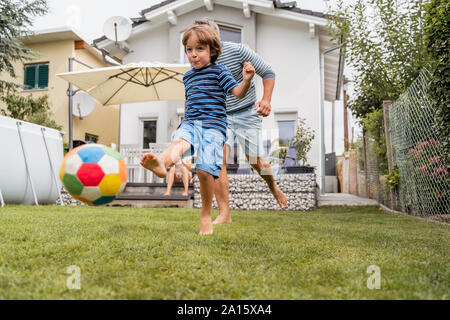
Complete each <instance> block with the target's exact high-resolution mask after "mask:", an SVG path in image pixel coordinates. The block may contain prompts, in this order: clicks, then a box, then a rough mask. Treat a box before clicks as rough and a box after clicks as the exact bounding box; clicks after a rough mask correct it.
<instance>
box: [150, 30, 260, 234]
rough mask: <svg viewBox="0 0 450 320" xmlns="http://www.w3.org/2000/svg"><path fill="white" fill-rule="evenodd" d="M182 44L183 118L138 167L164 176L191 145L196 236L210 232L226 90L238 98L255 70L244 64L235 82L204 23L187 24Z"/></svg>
mask: <svg viewBox="0 0 450 320" xmlns="http://www.w3.org/2000/svg"><path fill="white" fill-rule="evenodd" d="M182 42H183V45H184V49H185V52H186V55H187V57H188V59H189V62H190V63H191V66H192V69H191V70H189V71H188V72H186V74H185V75H184V77H183V82H184V85H185V91H186V110H185V118H184V120H183V122H182V123H181V124H180V126H179V127H178V129H177V131H176V133H175V135H174V139H173V140H172V143H171V145H170V146H169V148H167V149H166V150H165V151H164V152H163V153H162V154H160V155H159V156H156V155H154V154H151V153H147V154H145V155H144V156H143V157H142V159H141V165H142V166H143V167H145V168H147V169H149V170H151V171H153V172H154V173H155V174H156V175H157V176H159V177H161V178H162V177H165V176H166V174H167V168H168V167H169V166H171V165H173V164H174V163H175V162H176V161H178V159H180V158H181V156H182V154H183V153H184V152H185V151H187V150H189V149H191V152H192V151H193V152H194V153H195V152H198V153H197V162H196V165H195V169H196V171H197V176H198V178H199V181H200V195H201V198H202V209H201V213H200V234H202V235H204V234H212V233H213V227H212V221H211V207H212V200H213V193H214V180H215V179H217V178H218V177H219V172H220V169H221V168H222V157H223V153H222V148H223V146H224V144H225V140H226V127H227V118H226V111H225V101H226V94H227V93H229V92H231V93H232V94H233V95H234V96H236V97H237V98H239V99H242V98H244V97H245V95H246V94H247V91H248V89H249V88H250V85H251V79H252V78H253V76H254V74H255V69H254V68H253V67H252V65H251V64H250V63H245V64H244V66H243V70H242V74H243V80H242V82H241V83H240V84H238V83H237V82H236V81H235V80H234V78H233V76H232V75H231V72H230V70H229V69H228V68H226V67H225V66H223V65H220V64H216V63H215V62H216V60H217V58H218V57H219V55H220V54H221V53H222V46H221V44H220V39H219V37H218V35H217V33H216V32H215V30H214V29H212V28H211V27H210V26H208V25H192V26H191V27H190V28H188V29H187V30H186V32H185V33H184V36H183V40H182Z"/></svg>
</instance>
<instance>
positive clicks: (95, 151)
mask: <svg viewBox="0 0 450 320" xmlns="http://www.w3.org/2000/svg"><path fill="white" fill-rule="evenodd" d="M78 155H79V156H80V158H81V160H83V162H89V163H97V162H99V161H100V159H101V158H102V157H103V156H104V155H105V153H104V152H103V150H102V149H101V148H99V147H87V148H82V149H81V150H80V151H78Z"/></svg>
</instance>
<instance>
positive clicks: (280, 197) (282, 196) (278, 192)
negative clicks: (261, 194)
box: [273, 187, 287, 209]
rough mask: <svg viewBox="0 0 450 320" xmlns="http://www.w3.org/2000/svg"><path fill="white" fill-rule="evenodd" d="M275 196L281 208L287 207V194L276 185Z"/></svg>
mask: <svg viewBox="0 0 450 320" xmlns="http://www.w3.org/2000/svg"><path fill="white" fill-rule="evenodd" d="M273 196H274V197H275V199H276V200H277V202H278V205H279V206H280V208H281V209H283V208H285V207H286V206H287V198H286V195H285V194H284V193H283V191H281V189H280V188H278V187H275V190H274V191H273Z"/></svg>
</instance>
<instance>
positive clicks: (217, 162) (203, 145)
mask: <svg viewBox="0 0 450 320" xmlns="http://www.w3.org/2000/svg"><path fill="white" fill-rule="evenodd" d="M178 138H181V139H183V140H186V141H187V142H189V143H190V144H191V155H193V154H195V153H197V159H196V161H195V169H200V170H203V171H206V172H208V173H210V174H212V175H213V176H214V178H216V179H217V178H219V171H220V169H222V161H223V150H222V149H223V146H224V144H225V136H224V135H223V134H222V133H221V132H220V131H219V130H218V129H209V128H208V129H206V128H203V127H202V122H201V121H194V122H191V121H183V122H182V123H181V124H180V126H179V127H178V129H177V131H175V133H174V135H173V137H172V139H178Z"/></svg>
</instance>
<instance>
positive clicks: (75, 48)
mask: <svg viewBox="0 0 450 320" xmlns="http://www.w3.org/2000/svg"><path fill="white" fill-rule="evenodd" d="M22 42H23V44H24V46H25V47H26V48H29V49H31V50H33V51H35V52H36V53H38V55H37V56H32V57H31V58H32V59H31V60H29V61H26V62H24V63H20V62H18V63H16V64H15V66H14V68H15V71H16V75H17V78H16V79H8V80H9V81H15V82H16V83H19V84H23V85H25V86H26V87H25V89H23V90H19V94H20V95H24V96H27V95H29V94H31V95H33V96H36V97H37V96H41V95H44V94H46V95H48V97H49V102H50V105H51V111H52V113H53V117H54V120H55V121H56V122H57V123H58V124H59V125H60V126H62V131H63V132H64V133H65V134H64V141H65V142H68V141H69V140H68V139H69V134H68V133H69V107H68V106H69V97H68V95H67V90H68V83H67V82H66V81H64V80H62V79H61V78H59V77H57V76H56V74H58V73H62V72H67V71H69V58H73V60H72V65H73V71H81V70H85V69H87V68H88V67H92V68H101V67H107V66H109V65H108V64H106V63H105V62H104V59H103V56H102V54H101V52H100V51H98V50H97V49H95V48H94V47H92V46H91V45H89V44H88V43H86V41H84V40H83V38H82V37H80V36H79V35H78V34H77V33H76V32H75V31H73V30H71V29H68V28H58V29H47V30H41V31H36V32H35V33H34V34H32V35H30V36H28V37H26V38H23V39H22ZM3 77H4V78H7V77H8V76H3ZM73 89H74V90H76V88H73ZM75 96H76V94H75V95H74V97H75ZM5 107H6V106H5V105H4V104H0V108H5ZM74 107H75V106H74ZM72 120H73V140H74V142H75V145H76V143H77V142H98V143H101V144H104V145H111V144H116V145H118V142H119V106H110V107H104V106H102V105H101V104H99V103H96V104H95V108H94V110H93V111H92V113H90V114H89V115H87V116H85V117H81V118H80V117H76V116H72Z"/></svg>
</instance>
